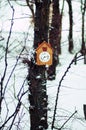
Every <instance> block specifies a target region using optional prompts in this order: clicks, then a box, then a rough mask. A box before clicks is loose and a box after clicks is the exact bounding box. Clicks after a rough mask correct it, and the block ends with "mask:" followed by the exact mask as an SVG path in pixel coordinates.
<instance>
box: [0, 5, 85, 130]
mask: <svg viewBox="0 0 86 130" xmlns="http://www.w3.org/2000/svg"><path fill="white" fill-rule="evenodd" d="M76 6H77V11H76V14H75V15H74V19H75V20H74V42H75V43H74V44H75V46H76V49H75V50H74V52H76V51H77V49H79V48H80V40H81V37H80V35H81V33H80V32H79V30H80V28H81V26H80V25H81V21H80V18H81V16H80V15H78V14H80V12H78V8H79V7H80V4H78V3H76V4H74V6H73V8H74V9H75V10H76ZM66 7H67V6H65V9H66V10H65V12H64V17H63V23H64V24H63V32H62V37H64V38H63V39H62V55H61V56H60V65H58V66H57V70H56V73H57V75H56V80H54V81H47V93H48V103H49V104H48V107H49V111H48V120H49V125H50V126H49V130H50V129H51V123H52V116H53V110H54V105H55V99H56V93H57V88H58V85H59V81H60V79H61V78H62V76H63V74H64V72H65V70H66V68H67V67H68V66H69V63H70V62H71V60H72V59H73V57H74V54H69V53H68V51H67V48H68V43H67V40H68V15H66V14H67V13H68V8H66ZM3 10H4V14H5V15H4V16H2V18H1V19H0V20H1V21H0V27H1V28H2V30H4V32H2V36H3V37H4V38H5V40H4V41H2V42H1V43H2V44H3V45H4V44H6V40H7V37H8V30H9V27H10V20H9V19H10V18H11V15H12V13H11V9H10V11H9V13H8V14H7V13H6V12H7V10H9V7H7V6H6V8H4V6H3V8H2V11H1V13H2V12H3ZM79 11H80V10H79ZM21 12H22V14H21ZM26 12H28V8H27V9H26V7H23V8H22V7H19V6H17V5H15V20H14V25H13V31H14V32H13V33H12V38H11V41H10V43H11V44H10V46H9V49H10V50H9V51H10V53H9V60H8V62H9V64H8V71H7V77H6V81H7V79H8V77H9V74H10V73H11V70H12V67H13V66H14V64H15V62H16V58H17V56H18V54H19V53H20V51H21V48H22V47H23V46H24V45H26V48H27V50H28V51H26V52H27V53H26V52H25V53H24V54H23V56H25V55H26V56H27V54H28V53H29V52H30V45H31V44H32V42H33V41H32V39H33V36H32V33H33V27H31V26H30V25H28V23H30V21H29V19H28V18H26V19H23V17H26V16H27V15H26ZM76 16H78V17H77V19H76ZM19 17H22V18H21V19H20V20H19V19H17V18H19ZM65 21H66V22H65ZM2 23H3V24H2ZM65 23H66V24H65ZM76 29H77V31H76ZM20 32H22V33H20ZM27 32H28V35H29V37H27ZM76 32H77V33H76ZM25 38H26V41H25ZM25 42H26V44H25ZM12 43H13V44H12ZM16 43H17V44H16ZM0 45H1V44H0ZM0 49H1V48H0ZM1 50H2V52H4V51H3V49H1ZM2 52H0V55H3V56H4V54H3V53H2ZM3 63H4V60H3V59H1V62H0V77H1V75H2V74H3V73H2V72H3V68H4V64H3ZM20 70H21V73H19V71H20ZM26 75H27V68H26V66H24V65H22V63H21V60H20V61H19V63H18V66H17V68H16V71H15V72H14V74H13V76H12V80H11V81H10V83H9V88H8V89H7V94H6V102H8V103H9V104H8V107H9V110H10V112H9V113H8V115H10V113H12V112H13V110H14V109H15V106H16V104H17V99H16V98H15V97H14V95H15V94H16V95H17V93H18V92H17V91H16V90H18V91H19V89H20V87H21V86H22V83H23V81H24V78H25V76H26ZM85 80H86V65H84V64H83V60H80V61H78V62H77V65H74V64H73V65H72V66H71V68H70V69H69V71H68V73H67V75H66V76H65V78H64V80H63V82H62V85H61V89H60V94H59V99H58V105H57V113H56V121H55V126H56V127H60V126H62V124H63V123H64V122H65V121H66V120H67V119H68V118H69V117H70V116H71V115H72V114H73V113H74V112H75V110H77V113H76V114H75V115H74V116H73V118H71V119H70V120H69V122H67V124H66V125H65V126H64V128H65V130H67V129H68V130H86V121H85V120H84V114H83V104H86V94H85V93H86V81H85ZM27 88H28V86H27V83H26V84H25V89H27ZM4 103H5V102H4ZM23 103H24V105H25V106H23V107H22V110H21V111H20V113H19V114H20V117H22V118H21V119H22V120H21V124H22V126H21V125H20V127H21V128H20V129H24V130H28V127H29V116H28V114H29V112H28V103H27V95H26V96H25V97H24V99H23ZM25 107H26V108H25ZM5 110H7V108H6V104H4V109H3V110H2V115H1V116H2V117H3V118H5V117H4V116H3V115H4V114H5V112H6V111H5ZM26 113H28V114H26ZM18 117H19V115H18ZM0 119H1V118H0ZM0 122H1V120H0ZM16 123H17V121H16ZM15 129H16V124H15V125H14V128H13V130H15Z"/></svg>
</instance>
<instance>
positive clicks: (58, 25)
mask: <svg viewBox="0 0 86 130" xmlns="http://www.w3.org/2000/svg"><path fill="white" fill-rule="evenodd" d="M52 4H53V5H52V8H53V11H52V23H51V27H50V32H49V42H50V44H51V46H52V47H53V50H54V51H53V53H54V55H53V64H52V65H51V66H50V67H49V69H48V79H49V80H53V79H55V76H56V66H57V65H58V63H59V57H58V55H59V54H61V29H62V14H63V8H62V12H61V13H60V7H59V0H53V1H52Z"/></svg>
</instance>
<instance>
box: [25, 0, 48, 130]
mask: <svg viewBox="0 0 86 130" xmlns="http://www.w3.org/2000/svg"><path fill="white" fill-rule="evenodd" d="M49 4H50V0H42V1H40V0H35V6H36V12H35V18H34V20H35V25H34V49H36V48H37V47H38V45H39V44H41V43H42V42H43V41H44V40H45V41H48V20H49ZM45 71H46V68H45V66H38V65H36V61H35V55H34V59H33V60H32V61H31V62H30V63H29V74H28V77H27V79H28V84H29V90H30V94H29V101H30V125H31V128H30V130H42V129H47V127H48V123H47V97H48V96H47V91H46V75H45Z"/></svg>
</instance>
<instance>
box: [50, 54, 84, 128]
mask: <svg viewBox="0 0 86 130" xmlns="http://www.w3.org/2000/svg"><path fill="white" fill-rule="evenodd" d="M81 56H82V55H80V56H78V57H77V59H78V58H80V57H81ZM75 58H76V54H75V56H74V58H73V60H72V61H71V62H70V64H69V66H68V67H67V69H66V71H65V72H64V74H63V76H62V78H61V80H60V82H59V85H58V88H57V95H56V100H55V108H54V114H53V120H52V126H51V129H52V130H53V128H54V122H55V115H56V109H57V103H58V98H59V94H60V87H61V84H62V81H63V80H64V77H65V76H66V74H67V73H68V71H69V69H70V68H71V65H72V64H73V63H74V62H75Z"/></svg>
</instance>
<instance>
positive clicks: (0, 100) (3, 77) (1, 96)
mask: <svg viewBox="0 0 86 130" xmlns="http://www.w3.org/2000/svg"><path fill="white" fill-rule="evenodd" d="M8 3H9V4H10V2H9V1H8ZM10 7H11V9H12V20H11V26H10V31H9V35H8V38H7V42H6V50H5V68H4V73H3V76H2V78H1V81H0V86H1V88H0V111H1V103H2V100H3V97H4V95H3V82H4V79H5V76H6V72H7V66H8V62H7V55H8V45H9V40H10V38H11V33H12V27H13V19H14V12H15V10H14V8H13V6H11V4H10Z"/></svg>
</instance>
